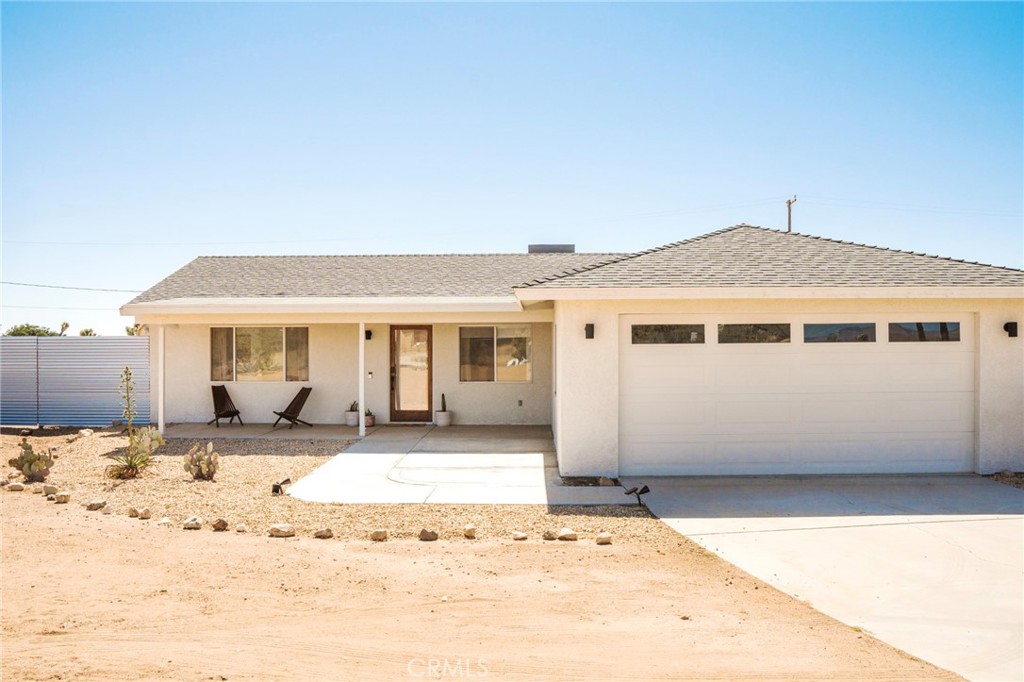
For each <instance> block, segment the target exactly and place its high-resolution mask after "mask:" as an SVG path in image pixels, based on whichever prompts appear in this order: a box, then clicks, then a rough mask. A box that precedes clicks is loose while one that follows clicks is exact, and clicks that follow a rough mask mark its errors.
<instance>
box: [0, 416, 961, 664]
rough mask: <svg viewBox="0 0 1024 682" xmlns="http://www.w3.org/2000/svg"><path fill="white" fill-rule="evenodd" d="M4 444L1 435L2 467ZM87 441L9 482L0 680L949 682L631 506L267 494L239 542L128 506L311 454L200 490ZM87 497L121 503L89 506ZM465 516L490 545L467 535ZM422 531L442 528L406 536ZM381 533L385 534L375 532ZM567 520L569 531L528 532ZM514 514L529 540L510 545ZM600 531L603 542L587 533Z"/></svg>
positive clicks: (0, 499)
mask: <svg viewBox="0 0 1024 682" xmlns="http://www.w3.org/2000/svg"><path fill="white" fill-rule="evenodd" d="M98 435H99V436H101V437H102V436H104V434H98ZM106 436H107V437H108V438H111V439H114V438H117V437H116V436H113V435H112V434H106ZM52 438H53V439H59V438H64V439H65V440H66V437H65V436H64V435H55V436H52ZM92 438H96V436H94V437H92ZM33 440H34V441H37V442H38V446H37V447H44V446H45V445H44V441H43V440H42V439H33ZM47 440H49V439H47ZM16 442H17V439H16V438H14V437H12V436H4V438H3V446H4V447H3V450H4V454H3V459H4V464H6V459H7V458H9V457H11V456H13V455H14V452H13V450H12V448H13V444H14V443H16ZM54 442H55V443H56V442H57V441H56V440H54ZM110 442H113V440H111V441H110ZM93 444H94V442H90V441H88V440H84V439H83V440H82V441H76V442H75V443H66V442H65V443H64V446H62V448H61V451H60V458H59V459H58V460H57V463H56V465H55V467H54V471H53V474H52V475H51V478H52V479H53V480H54V481H55V482H57V481H59V479H60V478H61V476H64V475H67V474H68V473H69V472H71V471H74V472H76V473H75V475H74V476H73V477H72V478H75V479H76V480H74V481H72V480H63V481H59V484H60V487H66V488H69V489H70V490H71V492H72V494H73V495H74V497H73V498H72V502H71V503H70V504H68V505H55V504H53V503H51V502H47V501H46V499H45V498H44V497H43V496H42V495H41V494H33V493H32V492H30V491H29V490H25V491H22V492H10V491H7V490H3V491H0V514H2V548H0V549H2V599H3V609H2V612H3V613H2V640H3V647H2V653H0V673H2V678H3V679H4V680H8V679H10V680H62V679H63V680H71V679H74V680H122V679H128V680H140V679H174V680H277V679H302V680H402V679H409V680H417V679H476V680H483V679H491V680H508V679H513V680H613V679H624V680H651V679H780V680H781V679H785V680H793V679H805V680H809V679H814V680H826V679H843V680H850V679H856V680H882V679H893V680H895V679H899V680H912V679H930V680H931V679H959V678H957V677H956V676H955V675H953V674H951V673H947V672H945V671H942V670H939V669H937V668H935V667H933V666H931V665H929V664H927V663H924V662H922V661H920V660H917V659H914V658H912V657H911V656H909V655H907V654H905V653H903V652H900V651H898V650H895V649H893V648H891V647H889V646H888V645H885V644H883V643H881V642H878V641H877V640H875V639H873V638H872V637H871V636H870V635H869V634H868V633H865V632H860V631H858V630H857V629H856V628H852V627H849V626H846V625H843V624H841V623H838V622H836V621H834V620H831V619H829V618H827V617H825V616H824V615H822V614H820V613H818V612H816V611H814V610H813V609H812V608H810V607H809V606H808V605H806V604H804V603H801V602H799V601H795V600H793V599H791V598H789V597H787V596H785V595H783V594H781V593H779V592H777V591H775V590H773V589H771V588H770V587H767V586H766V585H765V584H763V583H761V582H759V581H757V580H755V579H753V578H751V577H750V576H748V575H746V574H744V573H742V572H740V571H738V570H736V569H735V568H734V567H732V566H731V565H729V564H727V563H724V562H722V561H720V560H719V559H717V558H715V557H714V556H712V555H710V554H708V553H706V552H705V551H703V550H702V549H700V548H699V547H697V546H696V545H694V544H692V543H690V542H688V541H687V540H685V539H684V538H682V537H680V536H678V535H677V534H675V533H674V532H673V531H671V530H669V529H668V528H667V527H665V526H663V525H662V524H661V523H660V522H658V521H656V520H654V519H651V518H648V517H645V516H644V515H643V514H642V513H641V512H637V511H634V510H620V512H619V513H612V512H611V511H609V510H601V509H599V510H595V511H596V513H597V516H594V517H592V518H589V519H588V514H587V511H586V510H581V509H579V508H576V509H569V510H559V509H553V510H546V509H544V508H520V507H516V508H511V509H509V510H506V509H505V508H503V507H485V508H483V509H481V508H464V507H440V508H436V507H422V506H414V505H402V506H393V507H390V508H384V509H379V510H378V509H377V508H376V507H368V508H365V509H360V508H356V507H328V508H326V509H325V508H324V507H322V506H320V505H306V504H305V503H300V502H298V501H295V500H290V499H288V498H270V497H267V498H266V499H265V500H263V502H261V503H260V504H255V505H253V507H252V510H251V511H247V512H243V510H241V508H240V507H239V508H238V509H236V508H235V507H232V509H235V511H234V512H232V513H225V516H226V517H227V516H236V517H237V518H245V519H248V520H246V521H245V522H246V523H251V524H252V525H253V528H252V532H250V533H247V534H239V533H235V532H233V531H229V532H223V533H216V532H213V531H212V530H210V529H209V527H208V526H207V527H204V528H203V529H202V530H198V531H185V530H182V529H181V523H180V520H181V519H180V518H176V519H175V523H174V524H172V525H171V526H159V525H158V524H157V522H156V517H154V519H152V520H149V521H141V520H138V519H133V518H129V517H128V516H126V515H125V514H124V509H123V507H124V506H125V505H127V504H133V503H134V502H131V500H134V499H135V497H134V496H138V497H139V498H146V499H148V500H149V502H150V503H151V504H152V505H154V510H156V508H157V505H161V504H163V505H165V506H164V507H160V508H161V509H164V508H166V509H168V510H170V511H172V512H173V513H174V514H175V515H179V514H180V513H182V512H181V510H183V509H185V508H186V507H190V505H187V504H184V506H183V503H181V502H177V501H167V502H162V501H160V498H161V496H163V497H166V498H167V499H168V500H172V499H176V497H178V496H177V495H176V494H175V488H177V489H178V490H181V489H185V490H188V491H189V492H188V493H187V494H184V495H181V496H180V497H181V498H182V499H184V500H186V502H187V501H191V502H192V503H193V505H192V506H194V505H197V504H200V502H199V501H198V499H199V498H201V499H202V500H204V502H202V504H205V505H207V508H208V509H209V510H210V511H211V512H213V513H220V512H219V511H217V510H218V509H219V508H220V506H219V505H218V503H217V501H216V500H217V498H218V497H220V498H223V499H224V500H229V501H230V500H232V499H234V496H235V495H237V494H239V493H238V491H236V490H234V489H235V488H239V487H240V486H241V489H242V492H243V493H244V492H245V490H246V489H245V486H244V485H241V484H238V483H233V482H232V478H231V477H229V476H228V475H227V472H228V471H230V470H232V469H234V470H235V472H236V474H237V475H240V476H241V474H238V472H240V471H243V470H245V469H246V467H247V466H259V467H265V466H277V467H279V468H282V469H284V470H289V471H290V470H292V467H293V465H294V463H295V462H297V461H298V460H290V461H279V462H277V463H276V465H268V464H266V463H260V464H256V463H257V462H258V461H259V460H258V458H260V457H276V458H277V459H279V460H288V458H289V457H299V458H301V457H306V456H307V455H301V454H295V453H292V454H279V455H273V454H252V455H243V454H238V455H225V457H224V458H223V461H222V471H223V472H224V476H223V477H221V482H220V483H219V484H218V485H219V486H221V487H218V488H215V489H214V488H205V489H199V488H197V487H196V486H198V485H200V484H198V483H193V482H191V481H188V479H187V477H186V476H185V474H184V471H182V472H181V475H180V476H179V475H178V474H177V473H173V474H172V473H171V469H170V467H171V465H172V464H177V462H179V461H180V455H175V456H171V455H170V454H169V455H167V456H165V461H163V462H161V463H159V464H158V466H159V467H161V468H167V471H166V473H165V474H163V473H161V474H158V473H157V470H156V469H154V471H152V472H148V473H147V474H146V475H145V476H144V477H143V479H141V480H138V481H132V482H129V483H130V485H129V484H122V485H120V486H116V487H110V486H111V484H112V482H108V481H104V480H103V479H102V476H101V474H100V475H97V474H95V473H93V474H88V473H83V472H85V471H90V470H95V471H100V472H101V471H102V468H101V467H100V468H97V467H96V466H94V465H95V464H96V462H95V461H94V460H96V459H97V458H99V453H98V452H96V451H95V448H93V447H92V446H93ZM226 450H227V448H225V451H226ZM86 453H89V454H86ZM323 456H325V455H323V454H322V453H321V454H313V455H309V457H311V458H312V459H316V458H319V457H323ZM100 459H102V458H100ZM78 460H82V461H78ZM246 462H248V463H249V464H246ZM101 464H102V462H101ZM62 465H63V466H64V468H65V472H64V474H61V473H60V472H61V468H62ZM175 482H176V485H175ZM263 483H264V481H262V480H260V481H259V484H260V485H261V486H262V485H263ZM104 486H107V488H104ZM125 490H129V491H131V492H130V493H126V492H125ZM195 490H201V491H202V494H201V495H200V494H197V493H195V492H193V491H195ZM211 490H214V491H216V494H214V495H211ZM96 494H99V495H106V496H107V498H108V508H109V509H110V511H111V513H109V514H104V513H102V512H88V511H86V510H85V509H84V508H83V507H82V506H81V505H80V504H79V503H81V502H84V501H86V499H87V498H89V497H92V496H96ZM119 495H120V496H121V497H119ZM249 496H250V497H260V496H259V495H257V494H256V493H253V492H251V491H250V492H249ZM191 498H197V499H191ZM260 499H263V498H262V497H260ZM282 501H283V502H285V503H286V506H279V507H271V511H266V509H263V510H262V511H261V508H262V507H265V506H266V505H276V504H278V503H279V502H282ZM236 504H238V503H237V502H231V505H236ZM261 505H262V507H261ZM293 505H299V506H293ZM161 513H162V512H158V514H161ZM194 513H209V512H205V511H203V512H199V511H197V512H194ZM245 514H249V515H250V516H248V517H246V516H245ZM168 515H170V514H168ZM474 515H475V517H476V519H474V522H477V525H478V527H479V528H480V529H481V534H480V535H481V538H480V539H478V540H475V541H472V540H466V539H463V538H461V537H460V535H459V532H458V531H459V529H461V527H462V525H463V524H464V523H465V522H466V518H467V517H469V516H474ZM264 517H266V518H273V519H274V521H285V522H289V523H295V525H296V527H297V528H300V527H301V528H302V531H301V532H300V534H299V535H300V536H299V537H297V538H292V539H277V538H269V537H267V536H266V535H265V534H264V532H263V530H262V529H261V528H257V527H256V526H258V525H259V524H260V523H263V521H261V520H260V519H261V518H264ZM278 517H281V518H278ZM424 517H426V518H427V522H424V523H420V521H421V520H422V519H423V518H424ZM231 520H232V523H234V522H235V521H236V518H232V519H231ZM325 524H326V525H331V526H332V527H334V526H337V528H335V531H336V532H338V537H336V538H334V539H331V540H316V539H313V538H312V537H311V536H310V534H309V532H308V531H309V529H311V528H314V527H316V526H320V525H325ZM431 524H434V525H435V526H436V528H437V530H438V531H439V532H441V538H442V539H441V540H439V541H437V542H420V541H418V540H415V539H412V538H413V535H414V533H415V532H418V530H419V528H420V527H421V526H423V525H428V526H429V525H431ZM377 525H384V526H386V527H388V528H389V529H390V530H391V534H392V537H393V538H397V539H392V540H389V541H388V542H384V543H373V542H370V541H369V540H367V539H365V534H366V532H367V528H370V527H375V526H377ZM562 525H571V526H574V528H575V530H577V531H578V532H579V533H580V541H578V542H558V541H555V542H546V541H543V540H541V539H540V537H539V536H538V535H535V530H534V529H536V528H547V527H553V528H557V527H560V526H562ZM577 526H578V527H577ZM510 527H522V528H524V529H525V530H527V532H530V533H531V536H530V539H529V540H527V541H525V542H514V541H512V540H511V539H509V538H508V536H507V534H506V532H507V530H508V529H509V528H510ZM601 528H608V529H610V530H611V532H612V533H613V534H614V536H615V541H614V543H613V544H612V545H609V546H598V545H596V544H595V543H594V541H593V533H594V532H596V530H598V529H601Z"/></svg>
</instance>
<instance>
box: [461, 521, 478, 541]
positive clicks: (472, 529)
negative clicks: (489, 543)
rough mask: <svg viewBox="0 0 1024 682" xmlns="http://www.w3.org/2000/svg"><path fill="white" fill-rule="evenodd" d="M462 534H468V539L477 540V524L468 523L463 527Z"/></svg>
mask: <svg viewBox="0 0 1024 682" xmlns="http://www.w3.org/2000/svg"><path fill="white" fill-rule="evenodd" d="M462 534H463V535H465V536H466V539H467V540H476V526H474V525H473V524H472V523H470V524H467V525H466V527H465V528H463V529H462Z"/></svg>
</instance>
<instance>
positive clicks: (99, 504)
mask: <svg viewBox="0 0 1024 682" xmlns="http://www.w3.org/2000/svg"><path fill="white" fill-rule="evenodd" d="M106 506H107V501H106V500H92V501H90V502H89V503H88V504H87V505H85V508H86V509H88V510H89V511H97V510H100V509H103V508H104V507H106Z"/></svg>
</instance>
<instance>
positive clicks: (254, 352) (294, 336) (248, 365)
mask: <svg viewBox="0 0 1024 682" xmlns="http://www.w3.org/2000/svg"><path fill="white" fill-rule="evenodd" d="M210 381H309V329H308V328H307V327H212V328H211V329H210Z"/></svg>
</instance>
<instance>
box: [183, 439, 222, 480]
mask: <svg viewBox="0 0 1024 682" xmlns="http://www.w3.org/2000/svg"><path fill="white" fill-rule="evenodd" d="M219 467H220V455H218V454H217V453H216V452H214V451H213V441H211V442H209V443H207V444H206V448H205V449H204V448H203V446H201V445H200V444H199V443H196V444H195V445H193V446H192V449H191V450H189V451H188V453H187V454H186V455H185V471H187V472H188V473H190V474H192V478H194V479H196V480H197V481H199V480H204V481H212V480H213V477H214V475H215V474H216V473H217V469H218V468H219Z"/></svg>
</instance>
